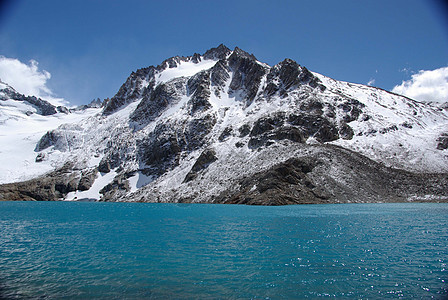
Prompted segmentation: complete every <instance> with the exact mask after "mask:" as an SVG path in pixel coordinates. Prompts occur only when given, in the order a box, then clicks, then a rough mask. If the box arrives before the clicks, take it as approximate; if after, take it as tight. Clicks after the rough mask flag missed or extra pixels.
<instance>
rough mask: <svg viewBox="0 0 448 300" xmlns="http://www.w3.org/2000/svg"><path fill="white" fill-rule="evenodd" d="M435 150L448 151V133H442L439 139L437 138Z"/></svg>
mask: <svg viewBox="0 0 448 300" xmlns="http://www.w3.org/2000/svg"><path fill="white" fill-rule="evenodd" d="M437 142H439V143H438V144H437V149H439V150H445V149H448V133H443V134H442V135H441V136H440V137H439V138H437Z"/></svg>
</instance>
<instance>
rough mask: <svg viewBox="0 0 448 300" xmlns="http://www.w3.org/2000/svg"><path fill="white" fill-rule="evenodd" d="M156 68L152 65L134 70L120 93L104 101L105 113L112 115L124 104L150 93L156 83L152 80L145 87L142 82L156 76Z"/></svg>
mask: <svg viewBox="0 0 448 300" xmlns="http://www.w3.org/2000/svg"><path fill="white" fill-rule="evenodd" d="M155 70H156V69H155V68H154V67H153V66H151V67H148V68H143V69H139V70H137V71H136V72H132V73H131V75H130V76H129V78H128V79H127V80H126V82H125V83H124V84H123V85H122V86H121V87H120V89H119V90H118V93H117V94H116V95H115V96H114V97H112V98H111V99H109V100H107V101H106V102H105V103H104V110H103V115H106V116H107V115H110V114H112V113H114V112H115V111H117V110H118V109H120V108H121V107H123V106H124V105H126V104H128V103H131V102H133V101H135V100H137V99H138V98H139V97H141V96H142V95H143V94H147V93H150V90H151V89H152V85H153V84H154V83H153V82H150V83H149V86H148V87H145V88H143V87H142V84H143V82H145V80H147V79H150V78H152V77H153V76H154V73H155Z"/></svg>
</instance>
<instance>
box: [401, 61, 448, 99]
mask: <svg viewBox="0 0 448 300" xmlns="http://www.w3.org/2000/svg"><path fill="white" fill-rule="evenodd" d="M392 92H394V93H397V94H401V95H405V96H407V97H409V98H412V99H416V100H419V101H435V102H448V67H444V68H439V69H435V70H429V71H425V70H421V71H419V72H418V73H416V74H413V75H412V76H411V79H409V80H405V81H403V82H402V83H401V84H400V85H397V86H395V87H394V88H393V89H392Z"/></svg>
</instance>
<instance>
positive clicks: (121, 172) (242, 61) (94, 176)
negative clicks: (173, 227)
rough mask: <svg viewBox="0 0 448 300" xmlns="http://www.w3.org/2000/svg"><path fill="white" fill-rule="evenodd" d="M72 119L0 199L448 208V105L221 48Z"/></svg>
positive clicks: (49, 136)
mask: <svg viewBox="0 0 448 300" xmlns="http://www.w3.org/2000/svg"><path fill="white" fill-rule="evenodd" d="M8 97H13V98H14V97H15V96H8ZM4 98H5V97H4ZM6 98H7V97H6ZM2 99H3V98H2ZM2 101H10V102H11V101H13V100H2ZM1 108H3V105H2V107H1ZM59 114H62V113H61V112H60V113H59ZM56 115H57V114H56ZM67 115H74V116H76V118H72V119H70V120H68V119H66V118H61V120H63V121H64V122H63V123H64V124H60V125H59V127H57V128H52V129H51V130H47V131H46V132H45V133H44V134H42V136H41V138H40V139H39V140H38V141H35V143H34V144H33V145H34V148H33V149H32V151H31V150H30V149H28V148H27V149H26V151H25V149H24V150H23V151H22V152H23V154H22V153H21V154H20V155H23V156H26V155H28V156H29V155H34V157H35V158H36V159H35V160H34V161H30V160H29V159H28V161H27V163H28V166H27V168H26V169H23V170H24V171H25V173H26V172H28V169H30V170H33V168H35V169H39V168H40V166H45V167H44V168H42V171H43V172H42V173H39V172H34V173H33V172H30V174H31V175H33V176H35V175H42V174H43V173H45V174H44V175H42V176H38V177H35V178H33V179H30V180H27V181H22V182H19V180H20V179H22V177H17V176H15V177H14V176H11V177H8V178H6V177H3V178H2V183H4V184H3V185H1V186H0V199H5V200H7V199H10V200H14V199H27V200H80V199H91V200H100V201H141V202H201V203H240V204H261V205H281V204H296V203H340V202H397V201H400V202H401V201H437V202H447V201H448V150H447V148H448V109H447V106H446V105H445V106H443V105H438V104H431V103H422V102H418V101H415V100H412V99H409V98H406V97H404V96H400V95H397V94H393V93H391V92H388V91H385V90H381V89H378V88H375V87H370V86H365V85H360V84H352V83H347V82H341V81H337V80H334V79H331V78H328V77H325V76H323V75H320V74H317V73H314V72H311V71H309V70H308V69H307V68H305V67H304V66H300V65H299V64H298V63H296V62H295V61H293V60H291V59H285V60H284V61H282V62H280V63H278V64H277V65H275V66H272V67H271V66H269V65H267V64H265V63H262V62H260V61H258V60H257V59H256V57H255V56H254V55H253V54H249V53H247V52H245V51H243V50H241V49H239V48H235V49H234V50H233V51H232V50H230V49H229V48H227V47H226V46H224V45H220V46H218V47H216V48H212V49H210V50H208V51H206V52H205V53H204V54H202V55H200V54H194V55H192V56H189V57H179V56H176V57H172V58H169V59H167V60H165V61H164V62H162V63H161V64H160V65H158V66H155V67H154V66H150V67H147V68H142V69H139V70H137V71H135V72H132V74H131V75H130V76H129V78H128V79H127V80H126V82H125V83H124V84H123V85H122V86H121V87H120V89H119V91H118V92H117V94H116V95H115V96H114V97H112V98H111V99H106V100H105V101H104V103H102V105H101V106H100V105H97V107H96V108H89V109H85V110H78V111H74V112H69V114H67ZM22 117H23V118H24V116H23V115H22ZM46 117H47V118H48V117H51V116H46ZM1 125H2V126H3V125H4V124H1ZM5 136H10V134H6V135H5ZM33 142H34V140H33ZM2 147H3V146H2ZM2 151H4V149H3V148H2ZM49 167H51V168H52V171H48V168H49ZM2 168H3V170H2V172H3V173H5V174H9V173H8V172H12V173H14V172H15V169H14V168H11V167H10V166H6V167H2ZM8 168H9V169H8ZM16 169H17V168H16ZM25 177H26V176H24V177H23V178H25ZM18 179H19V180H18Z"/></svg>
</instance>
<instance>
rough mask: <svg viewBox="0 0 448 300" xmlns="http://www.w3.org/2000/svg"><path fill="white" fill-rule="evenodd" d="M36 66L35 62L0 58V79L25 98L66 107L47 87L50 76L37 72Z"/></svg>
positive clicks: (64, 102) (46, 73)
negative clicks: (35, 98)
mask: <svg viewBox="0 0 448 300" xmlns="http://www.w3.org/2000/svg"><path fill="white" fill-rule="evenodd" d="M38 64H39V63H38V62H37V61H35V60H30V62H29V64H25V63H23V62H21V61H20V60H18V59H15V58H9V57H4V56H0V79H1V80H2V81H3V82H5V83H8V84H9V85H11V86H12V87H14V89H15V90H17V91H18V92H20V93H22V94H25V95H27V96H37V97H40V98H42V99H45V100H47V101H48V102H50V103H52V104H53V105H56V106H57V105H66V104H67V102H66V101H65V100H64V99H62V98H57V97H55V96H54V94H53V92H52V90H51V89H50V88H49V87H48V86H47V81H48V80H49V79H50V78H51V74H50V73H49V72H47V71H45V70H39V67H38Z"/></svg>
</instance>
